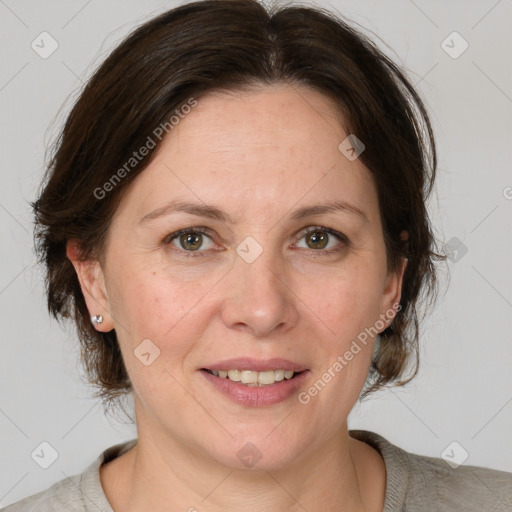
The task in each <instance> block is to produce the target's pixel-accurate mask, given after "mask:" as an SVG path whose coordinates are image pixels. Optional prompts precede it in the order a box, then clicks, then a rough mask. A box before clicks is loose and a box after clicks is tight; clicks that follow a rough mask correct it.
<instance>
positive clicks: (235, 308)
mask: <svg viewBox="0 0 512 512" xmlns="http://www.w3.org/2000/svg"><path fill="white" fill-rule="evenodd" d="M346 137H347V133H345V132H344V130H343V128H342V126H341V123H340V119H339V117H338V116H337V114H336V113H335V109H334V105H333V104H332V103H331V102H330V100H329V99H328V98H326V97H325V96H323V95H322V94H320V93H318V92H315V91H312V90H310V89H308V88H305V87H301V88H298V89H293V88H290V87H287V86H284V85H283V86H273V87H268V86H267V87H264V88H260V89H254V90H253V91H251V92H243V93H231V94H228V93H216V94H213V93H210V94H209V95H207V96H204V97H202V98H200V99H199V100H198V105H197V106H196V107H195V108H194V109H193V110H192V112H191V113H190V114H188V115H187V116H186V117H185V118H184V119H182V120H181V121H180V123H179V124H178V125H177V126H175V128H174V129H173V131H172V132H171V133H170V135H169V136H168V137H167V139H166V140H164V142H163V144H162V146H161V147H160V150H159V153H158V155H157V157H156V158H155V159H154V160H153V161H152V163H151V164H150V165H149V167H147V169H145V170H144V171H143V172H142V173H141V174H140V175H139V176H138V177H137V178H136V179H135V180H134V182H133V183H132V184H131V185H130V187H129V188H128V190H127V192H126V194H125V195H124V196H123V199H122V201H121V203H120V205H119V207H118V210H117V211H116V214H115V217H114V219H113V221H112V224H111V227H110V230H109V233H108V239H107V244H106V251H105V254H104V258H103V262H102V264H101V266H100V265H99V264H97V263H92V264H91V265H89V266H85V265H82V266H80V265H79V264H77V263H76V262H75V266H76V268H77V270H78V272H79V276H80V279H81V283H82V288H83V290H84V294H85V296H86V300H87V303H88V307H89V311H90V312H91V314H97V313H98V312H100V313H101V314H103V316H104V318H105V320H104V322H103V324H102V325H101V326H98V327H97V328H98V329H101V330H104V331H108V330H110V329H112V328H115V330H116V333H117V336H118V339H119V343H120V347H121V350H122V353H123V358H124V361H125V365H126V368H127V370H128V373H129V376H130V378H131V381H132V384H133V387H134V395H135V404H136V413H137V425H138V430H139V436H140V434H141V432H146V433H148V434H152V435H154V436H162V437H161V438H162V439H163V438H164V437H165V438H168V439H172V440H173V441H175V442H177V443H180V445H181V446H187V447H188V448H189V449H190V450H191V451H193V452H194V453H197V454H202V456H204V457H205V458H206V459H208V460H211V461H215V463H221V464H225V465H228V466H231V467H237V468H243V467H244V464H246V463H244V462H243V461H242V459H243V457H241V454H244V453H245V452H244V451H243V450H245V451H249V452H252V453H249V458H250V457H252V456H256V455H255V454H256V453H259V454H261V455H262V458H261V461H260V462H258V467H259V468H267V469H271V468H274V469H276V468H279V467H284V466H286V465H290V464H293V463H299V462H300V461H301V460H303V459H304V458H305V457H307V456H308V455H311V454H313V453H315V451H316V452H318V450H321V449H322V447H325V446H326V444H327V443H328V442H329V440H330V439H333V438H334V436H335V435H336V434H337V433H339V432H340V430H341V431H342V430H344V429H346V421H347V416H348V414H349V412H350V410H351V409H352V407H353V405H354V403H355V402H356V400H357V398H358V396H359V394H360V392H361V389H362V387H363V385H364V383H365V380H366V377H367V374H368V369H369V365H370V361H371V355H372V350H373V344H374V338H375V335H374V333H375V332H376V330H377V331H379V332H380V331H382V330H384V328H385V326H387V325H388V324H389V322H387V323H386V322H384V325H385V326H384V327H383V318H384V316H383V315H385V316H386V318H387V319H389V320H391V318H392V317H391V316H389V312H390V311H391V310H392V307H393V304H395V303H397V302H399V298H400V287H401V276H402V271H403V269H401V270H400V272H396V273H388V271H387V261H386V252H385V245H384V239H383V233H382V225H381V219H380V216H379V205H378V198H377V191H376V188H375V185H374V183H373V181H372V178H371V175H370V173H369V171H368V170H367V169H366V168H365V167H364V166H363V164H362V163H361V162H360V160H358V159H356V160H354V161H350V160H349V159H347V158H346V157H345V156H344V154H342V153H341V152H340V150H339V149H338V146H339V145H340V143H341V142H342V141H344V139H345V138H346ZM335 203H336V204H337V205H338V206H339V208H334V207H333V206H332V205H334V204H335ZM326 205H330V207H325V206H326ZM182 230H186V231H182ZM98 310H99V311H98ZM375 326H377V328H376V330H375V329H373V330H371V328H372V327H375ZM369 329H370V331H369ZM365 330H366V331H365ZM363 332H366V333H368V332H370V335H369V336H368V334H367V338H366V340H365V342H362V341H361V340H362V339H363V338H364V336H363V337H362V336H361V333H363ZM354 341H355V342H356V343H355V345H354ZM356 347H357V348H356ZM358 349H359V350H358ZM348 353H351V354H352V357H350V355H349V354H348ZM233 359H238V361H233ZM228 360H230V361H228ZM272 360H273V361H272ZM336 363H338V364H336ZM340 367H341V368H340ZM205 369H209V370H215V371H221V372H222V370H226V371H227V370H233V372H231V373H230V376H232V377H233V379H239V378H242V376H244V377H243V378H244V379H246V380H248V381H252V380H255V379H258V378H259V379H260V381H262V382H269V383H270V382H272V381H274V379H283V372H281V371H280V370H295V372H296V373H295V376H294V377H293V378H291V379H289V380H288V379H287V378H284V379H283V380H280V381H277V382H275V383H274V384H268V385H266V386H261V387H260V386H257V385H256V386H250V385H246V384H242V383H240V382H235V381H231V380H230V379H229V378H226V377H223V374H222V373H219V376H215V375H212V374H211V373H209V372H207V371H205ZM236 370H243V371H244V372H242V373H240V372H236ZM264 370H277V371H275V372H265V371H264ZM256 371H259V372H260V373H255V372H256ZM246 372H249V373H246ZM299 372H300V373H299ZM285 375H287V376H289V375H290V374H289V373H286V374H285ZM326 375H327V376H326ZM266 379H268V380H266ZM319 379H320V381H321V383H320V384H319V383H318V381H319ZM315 383H316V385H315ZM315 390H316V392H315ZM249 442H250V443H252V445H253V446H252V445H247V444H246V443H249ZM241 449H242V452H240V450H241Z"/></svg>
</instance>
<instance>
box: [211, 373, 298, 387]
mask: <svg viewBox="0 0 512 512" xmlns="http://www.w3.org/2000/svg"><path fill="white" fill-rule="evenodd" d="M210 371H211V373H212V374H213V375H216V376H217V377H220V378H221V379H225V378H228V379H229V380H232V381H234V382H240V383H241V384H245V385H247V386H251V387H254V386H258V387H261V386H270V385H272V384H275V383H276V382H281V381H283V380H285V379H286V380H289V379H291V378H292V377H293V375H294V373H295V372H294V371H293V370H266V371H263V372H254V371H251V370H218V371H216V370H210Z"/></svg>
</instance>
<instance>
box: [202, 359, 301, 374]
mask: <svg viewBox="0 0 512 512" xmlns="http://www.w3.org/2000/svg"><path fill="white" fill-rule="evenodd" d="M202 369H205V370H216V371H218V370H250V371H254V372H264V371H265V370H293V371H294V372H296V373H298V372H302V371H304V370H306V369H307V368H306V367H305V366H303V365H301V364H299V363H294V362H293V361H289V360H288V359H281V358H274V359H252V358H250V357H239V358H236V359H225V360H224V361H219V362H218V363H212V364H210V365H207V366H204V367H203V368H202Z"/></svg>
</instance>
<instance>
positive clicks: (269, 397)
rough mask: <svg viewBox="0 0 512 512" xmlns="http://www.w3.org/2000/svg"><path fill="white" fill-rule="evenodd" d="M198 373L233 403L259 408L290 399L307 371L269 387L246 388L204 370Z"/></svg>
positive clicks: (300, 384)
mask: <svg viewBox="0 0 512 512" xmlns="http://www.w3.org/2000/svg"><path fill="white" fill-rule="evenodd" d="M200 373H201V374H202V375H204V377H205V378H206V379H207V380H208V381H209V382H211V383H212V384H213V385H214V386H215V387H216V388H217V389H218V390H219V391H221V392H222V393H223V394H224V395H226V396H227V397H229V398H230V399H231V400H233V401H234V402H236V403H238V404H241V405H246V406H248V407H261V406H265V405H272V404H277V403H279V402H282V401H283V400H286V399H287V398H290V396H292V395H293V394H295V392H296V391H297V390H298V389H299V388H300V387H301V386H302V385H303V384H304V381H305V379H306V376H307V374H308V373H309V370H305V371H303V372H301V373H299V374H298V375H297V376H296V377H294V378H293V379H290V380H282V381H280V382H276V383H275V384H272V385H270V386H262V387H258V386H246V385H244V384H240V383H238V382H234V381H232V380H230V379H228V378H227V377H224V378H223V377H217V376H215V375H212V374H211V373H208V372H207V371H205V370H200Z"/></svg>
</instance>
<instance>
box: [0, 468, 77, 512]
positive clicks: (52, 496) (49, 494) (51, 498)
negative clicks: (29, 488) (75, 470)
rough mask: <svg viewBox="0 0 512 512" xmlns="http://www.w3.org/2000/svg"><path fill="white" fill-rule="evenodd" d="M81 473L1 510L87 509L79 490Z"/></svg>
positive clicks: (2, 511) (38, 511)
mask: <svg viewBox="0 0 512 512" xmlns="http://www.w3.org/2000/svg"><path fill="white" fill-rule="evenodd" d="M80 478H81V475H75V476H73V477H70V478H69V479H67V478H66V479H63V480H61V481H59V482H57V483H55V484H54V485H52V486H51V487H50V488H48V489H46V490H45V491H41V492H38V493H37V494H34V495H32V496H29V497H28V498H25V499H22V500H20V501H17V502H16V503H13V504H12V505H8V506H7V507H5V508H3V509H1V512H32V511H33V512H52V511H64V510H66V511H73V512H75V511H83V510H87V509H86V508H85V504H84V502H83V499H82V496H81V492H80V490H79V480H80Z"/></svg>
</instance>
